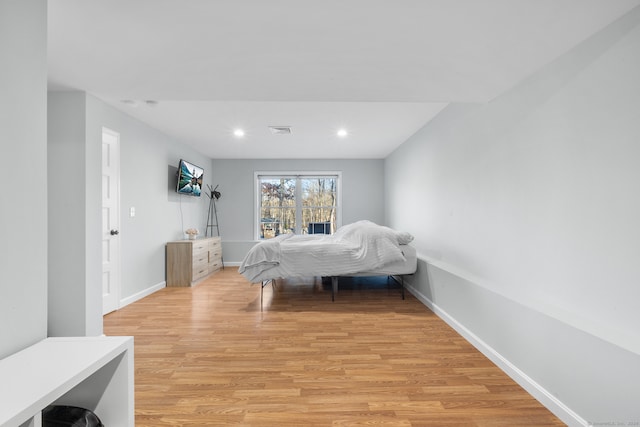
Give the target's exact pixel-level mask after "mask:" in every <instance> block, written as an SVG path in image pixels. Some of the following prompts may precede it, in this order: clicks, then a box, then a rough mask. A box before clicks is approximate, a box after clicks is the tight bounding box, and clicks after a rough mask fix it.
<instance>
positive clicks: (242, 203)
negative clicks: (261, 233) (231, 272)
mask: <svg viewBox="0 0 640 427" xmlns="http://www.w3.org/2000/svg"><path fill="white" fill-rule="evenodd" d="M256 171H263V172H265V171H302V172H309V171H341V172H342V223H343V224H349V223H351V222H354V221H358V220H361V219H369V220H371V221H374V222H376V223H378V224H384V194H383V193H384V162H383V161H382V160H227V159H215V160H214V161H213V178H212V179H213V183H214V186H215V185H219V187H218V190H219V191H220V192H221V193H222V197H221V198H220V199H219V200H218V201H217V208H218V221H219V224H220V235H221V236H222V241H223V257H224V261H225V263H239V262H240V261H242V259H243V258H244V255H246V252H247V250H248V249H249V248H250V247H251V246H252V245H253V244H254V239H255V236H254V233H255V206H254V205H255V196H254V194H255V181H254V172H256Z"/></svg>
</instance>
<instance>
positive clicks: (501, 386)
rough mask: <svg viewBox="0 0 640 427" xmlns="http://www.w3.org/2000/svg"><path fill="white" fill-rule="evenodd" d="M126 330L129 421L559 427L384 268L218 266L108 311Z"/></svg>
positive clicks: (109, 324)
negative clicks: (383, 274) (263, 275)
mask: <svg viewBox="0 0 640 427" xmlns="http://www.w3.org/2000/svg"><path fill="white" fill-rule="evenodd" d="M104 330H105V334H107V335H133V336H135V390H136V392H135V398H136V402H135V405H136V426H138V427H147V426H148V427H152V426H153V427H159V426H217V425H229V426H383V427H385V426H403V427H404V426H414V427H415V426H525V425H526V426H562V425H564V424H563V423H562V422H561V421H559V420H558V419H557V418H556V417H555V416H553V415H552V414H551V413H550V412H549V411H548V410H547V409H546V408H544V407H543V406H542V405H541V404H540V403H538V402H537V401H536V400H535V399H533V398H532V397H531V396H530V395H529V394H528V393H526V392H525V391H524V390H523V389H522V388H521V387H519V386H518V385H517V384H516V383H515V382H513V381H512V380H511V379H510V378H509V377H507V376H506V375H505V374H504V373H503V372H502V371H500V370H499V369H498V368H497V367H496V366H495V365H493V363H491V362H490V361H489V360H488V359H487V358H486V357H484V356H483V355H482V354H481V353H480V352H478V351H477V350H476V349H475V348H473V347H472V346H471V345H470V344H469V343H468V342H466V341H465V340H464V339H463V338H461V337H460V336H459V335H458V334H457V333H456V332H455V331H453V330H452V329H451V328H450V327H449V326H448V325H446V324H445V323H444V322H443V321H442V320H441V319H439V318H438V317H437V316H436V315H434V314H433V313H432V312H431V311H430V310H429V309H427V308H426V307H425V306H424V305H423V304H422V303H420V302H419V301H418V300H416V299H415V298H414V297H413V296H412V295H410V294H407V299H406V300H404V301H403V300H402V299H401V298H400V294H399V290H398V288H397V287H393V288H388V287H387V285H386V280H383V279H375V280H369V281H367V280H363V279H351V280H346V281H341V283H340V291H339V292H338V295H337V298H336V301H335V302H331V290H330V285H323V284H322V283H321V281H320V280H319V279H313V278H310V279H308V280H297V281H293V280H290V281H279V282H278V284H277V286H276V289H275V290H272V289H271V286H269V287H267V288H265V292H264V302H263V308H262V309H261V305H260V286H259V285H251V284H249V283H248V282H247V281H246V280H245V279H244V278H243V277H242V276H241V275H239V274H238V272H237V269H236V268H233V267H231V268H230V267H227V268H226V269H224V270H222V271H220V272H219V273H217V274H215V275H214V276H212V277H210V278H208V279H206V280H205V281H204V282H202V283H200V284H198V285H197V286H195V287H193V288H165V289H162V290H161V291H158V292H156V293H154V294H153V295H150V296H148V297H146V298H144V299H142V300H140V301H137V302H135V303H133V304H131V305H129V306H127V307H125V308H123V309H121V310H119V311H116V312H114V313H111V314H109V315H107V316H105V318H104Z"/></svg>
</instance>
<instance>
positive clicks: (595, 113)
mask: <svg viewBox="0 0 640 427" xmlns="http://www.w3.org/2000/svg"><path fill="white" fill-rule="evenodd" d="M639 22H640V8H636V9H635V10H633V11H632V12H631V13H629V14H628V15H626V16H625V17H623V18H622V19H621V20H620V21H619V22H617V23H614V24H613V25H611V26H610V27H609V28H607V29H605V30H603V31H602V32H601V33H599V34H597V35H595V36H594V37H593V38H591V39H590V40H587V41H586V42H585V43H583V44H582V45H580V46H578V47H577V48H576V49H574V50H572V51H570V52H568V53H567V54H566V55H564V56H562V57H561V58H559V59H557V60H556V61H555V62H553V63H551V64H549V65H548V66H547V67H545V68H544V69H542V70H540V72H538V73H537V74H536V75H534V76H532V77H531V78H529V79H528V80H526V81H524V82H523V83H522V84H520V85H519V86H517V87H516V88H514V89H513V90H511V91H510V92H509V93H506V94H505V95H503V96H501V97H499V98H497V99H495V100H494V101H492V102H490V103H489V104H487V105H453V106H450V107H449V108H448V109H446V110H445V111H444V112H443V113H441V115H440V116H439V117H438V118H437V119H436V120H435V121H434V122H433V123H431V124H429V125H428V126H426V127H425V128H423V129H422V130H421V131H419V132H418V133H417V134H416V135H414V137H412V138H411V139H410V140H409V141H407V142H406V143H405V144H403V145H402V146H401V147H400V148H399V149H398V150H397V151H396V152H394V153H393V154H392V155H391V156H390V157H389V158H388V159H387V161H386V164H385V171H386V194H387V219H388V222H389V224H390V225H391V226H392V227H395V228H399V229H403V230H408V231H410V232H412V233H413V234H414V235H415V236H416V239H415V246H416V247H417V249H418V251H419V253H420V254H421V258H422V262H421V267H420V271H419V274H418V275H417V276H416V278H415V280H414V281H413V283H412V286H413V287H414V290H415V292H416V293H418V294H419V296H420V297H421V298H424V299H425V300H427V301H429V302H433V303H434V304H435V306H434V307H435V308H436V309H438V310H442V312H441V314H443V315H444V316H445V317H446V316H451V317H450V318H449V320H451V321H452V322H453V323H456V324H457V325H458V326H459V327H461V328H466V329H467V331H468V332H469V333H471V334H474V335H475V336H476V337H477V338H478V339H479V340H480V341H482V343H483V345H487V346H488V347H489V348H491V349H493V350H495V351H497V353H498V354H500V355H501V356H502V357H504V358H506V360H507V361H508V362H509V363H510V364H512V366H514V367H516V368H518V369H520V370H522V371H523V372H524V373H525V374H526V375H528V376H529V378H530V379H531V380H532V381H533V382H537V383H538V384H539V385H541V387H542V388H544V389H545V390H546V391H548V392H549V393H550V395H551V396H552V398H551V400H555V401H556V403H558V402H560V403H562V404H564V405H566V408H564V409H562V408H560V410H561V411H564V412H565V414H566V413H570V412H571V411H575V414H577V415H576V417H573V416H571V417H570V419H571V422H572V423H573V422H577V423H578V424H579V423H580V422H582V421H584V422H586V421H589V422H592V423H597V422H631V421H639V420H640V408H639V407H638V405H637V400H638V396H639V395H638V392H637V384H638V383H640V330H639V329H638V326H639V325H640V310H638V307H637V306H638V304H637V301H639V300H640V287H638V283H640V268H639V267H638V265H640V264H638V262H637V259H638V258H639V257H640V221H638V218H640V198H638V194H640V168H639V167H638V159H640V144H639V143H638V142H639V141H640V79H639V78H638V76H640V54H638V52H640V26H639V24H638V23H639ZM567 408H568V410H567V411H565V409H567ZM556 409H558V408H556ZM576 420H577V421H576ZM580 420H582V421H580Z"/></svg>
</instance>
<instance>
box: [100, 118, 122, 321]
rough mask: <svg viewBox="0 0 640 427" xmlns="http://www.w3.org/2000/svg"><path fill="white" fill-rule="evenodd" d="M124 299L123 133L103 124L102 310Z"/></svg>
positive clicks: (111, 307)
mask: <svg viewBox="0 0 640 427" xmlns="http://www.w3.org/2000/svg"><path fill="white" fill-rule="evenodd" d="M119 301H120V135H119V134H118V133H116V132H113V131H112V130H109V129H107V128H102V314H107V313H110V312H112V311H114V310H117V309H118V308H119Z"/></svg>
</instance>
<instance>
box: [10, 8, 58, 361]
mask: <svg viewBox="0 0 640 427" xmlns="http://www.w3.org/2000/svg"><path fill="white" fill-rule="evenodd" d="M46 37H47V3H46V1H45V0H20V1H1V2H0V57H1V58H2V66H1V67H0V93H1V94H2V95H0V160H1V161H2V176H3V179H4V184H5V188H4V191H3V194H2V198H1V199H0V200H2V201H1V202H0V239H1V240H2V244H1V245H0V272H1V274H0V358H3V357H5V356H7V355H9V354H11V353H14V352H16V351H18V350H20V349H22V348H25V347H27V346H29V345H30V344H32V343H35V342H37V341H39V340H41V339H43V338H45V337H46V331H47V243H46V242H47V147H46V143H47V112H46V111H47V110H46V108H47V101H46V99H47V98H46V96H47V39H46Z"/></svg>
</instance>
